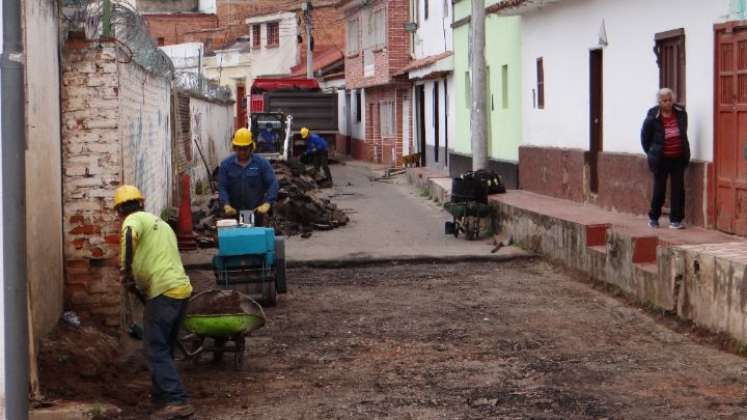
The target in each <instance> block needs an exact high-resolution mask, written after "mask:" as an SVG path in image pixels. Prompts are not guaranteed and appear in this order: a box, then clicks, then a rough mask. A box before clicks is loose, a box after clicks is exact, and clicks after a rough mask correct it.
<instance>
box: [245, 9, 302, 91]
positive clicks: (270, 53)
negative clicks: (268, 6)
mask: <svg viewBox="0 0 747 420" xmlns="http://www.w3.org/2000/svg"><path fill="white" fill-rule="evenodd" d="M246 24H247V25H249V36H250V39H251V49H252V54H251V56H252V60H251V61H252V66H251V67H252V76H253V77H252V79H255V78H257V77H263V76H287V75H289V74H290V73H291V68H292V67H293V66H295V65H296V64H297V63H298V54H299V51H298V48H299V44H298V39H297V36H298V35H299V32H298V20H297V18H296V14H295V13H292V12H282V13H274V14H270V15H264V16H255V17H251V18H248V19H247V20H246Z"/></svg>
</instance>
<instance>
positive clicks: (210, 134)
mask: <svg viewBox="0 0 747 420" xmlns="http://www.w3.org/2000/svg"><path fill="white" fill-rule="evenodd" d="M234 108H235V107H234V105H233V104H231V103H228V104H223V103H220V102H211V101H206V100H203V99H200V98H195V97H192V98H190V99H189V115H190V127H191V129H192V130H191V131H192V144H191V146H192V167H191V170H190V178H191V181H192V185H195V184H196V183H198V182H202V183H204V184H207V182H208V178H209V174H208V173H207V171H206V169H205V165H206V164H207V166H208V168H210V170H211V171H212V170H213V169H214V168H216V167H218V165H219V164H220V162H221V161H222V160H223V159H225V158H226V157H228V155H229V154H231V146H230V144H231V136H232V135H233V110H234ZM195 143H199V144H200V149H199V150H198V149H197V146H196V145H195ZM200 151H202V156H200ZM203 157H204V158H205V162H203V161H202V158H203Z"/></svg>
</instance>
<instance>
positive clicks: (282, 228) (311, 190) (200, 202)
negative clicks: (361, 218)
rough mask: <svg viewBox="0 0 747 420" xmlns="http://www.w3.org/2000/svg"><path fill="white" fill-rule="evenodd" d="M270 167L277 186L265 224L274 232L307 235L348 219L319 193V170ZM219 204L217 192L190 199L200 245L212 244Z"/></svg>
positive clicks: (281, 165)
mask: <svg viewBox="0 0 747 420" xmlns="http://www.w3.org/2000/svg"><path fill="white" fill-rule="evenodd" d="M272 167H273V169H274V170H275V176H276V177H277V179H278V183H279V184H280V189H279V191H278V199H277V202H276V203H275V206H274V207H273V209H272V212H271V216H270V220H269V222H268V223H267V225H268V226H272V227H274V228H275V233H276V234H278V235H284V236H293V235H298V234H301V235H303V236H309V235H310V234H311V232H312V231H314V230H331V229H335V228H337V227H340V226H345V225H346V224H347V223H348V222H349V221H350V219H349V218H348V216H347V215H346V214H345V212H343V211H342V210H340V209H338V208H337V206H336V205H335V204H334V203H332V202H331V201H330V200H328V199H325V198H322V197H320V196H319V190H320V189H321V188H323V187H325V185H324V183H325V181H324V177H323V176H322V175H321V174H319V172H318V171H316V170H315V169H309V168H307V167H306V166H305V165H303V164H301V163H299V162H286V161H272ZM220 207H221V206H220V203H219V201H218V194H217V193H216V194H212V195H208V196H201V197H195V198H194V199H193V208H192V221H193V223H194V232H195V234H196V236H197V241H198V244H199V245H200V246H201V247H203V248H207V247H214V246H215V222H216V220H217V219H219V218H220V217H221V216H222V214H221V213H222V209H221V208H220ZM171 213H173V214H175V213H176V212H171ZM170 223H172V224H176V221H175V220H170Z"/></svg>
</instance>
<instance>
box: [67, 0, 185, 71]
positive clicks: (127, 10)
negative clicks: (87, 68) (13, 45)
mask: <svg viewBox="0 0 747 420" xmlns="http://www.w3.org/2000/svg"><path fill="white" fill-rule="evenodd" d="M63 17H64V20H65V23H64V29H65V31H66V32H71V31H81V30H82V31H84V32H85V34H86V39H88V40H91V41H95V40H102V41H103V40H107V39H114V40H116V41H117V42H118V43H120V44H122V45H123V46H124V47H126V48H125V49H126V50H127V53H128V54H130V59H131V60H132V61H134V62H136V63H137V64H140V65H141V66H142V67H143V68H145V69H146V70H147V71H149V72H150V73H153V74H156V75H159V76H163V77H166V78H168V79H172V78H173V77H174V74H175V71H174V64H173V63H172V62H171V59H170V58H169V57H168V56H167V55H166V54H165V53H164V52H163V51H161V50H160V49H158V47H157V46H156V44H155V42H153V39H152V38H151V37H150V35H149V34H148V29H147V27H146V25H145V21H144V20H143V17H142V15H140V14H139V13H138V12H137V11H136V10H135V9H134V8H133V6H132V5H131V4H130V3H129V2H127V0H64V1H63Z"/></svg>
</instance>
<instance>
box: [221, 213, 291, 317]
mask: <svg viewBox="0 0 747 420" xmlns="http://www.w3.org/2000/svg"><path fill="white" fill-rule="evenodd" d="M213 271H214V272H215V278H216V283H217V285H218V286H219V287H224V288H230V289H235V290H238V291H240V292H244V293H246V294H253V293H257V292H259V293H260V294H261V295H262V298H261V300H262V303H264V304H265V305H269V306H274V305H275V304H277V299H278V297H277V295H278V293H286V291H287V285H286V275H285V272H286V270H285V238H283V237H276V236H275V231H274V229H272V228H264V227H254V226H251V225H244V224H239V225H236V226H231V227H219V228H218V253H217V254H216V255H215V256H214V257H213Z"/></svg>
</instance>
